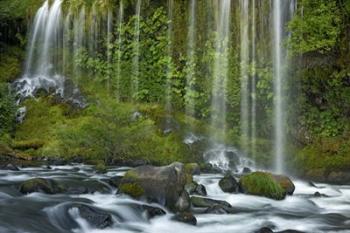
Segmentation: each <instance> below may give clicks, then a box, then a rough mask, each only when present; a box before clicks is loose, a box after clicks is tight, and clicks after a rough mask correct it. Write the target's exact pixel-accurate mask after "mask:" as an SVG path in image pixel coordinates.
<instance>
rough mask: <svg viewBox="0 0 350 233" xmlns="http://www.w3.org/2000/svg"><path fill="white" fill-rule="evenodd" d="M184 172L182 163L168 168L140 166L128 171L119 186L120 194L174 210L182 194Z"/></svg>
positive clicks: (184, 181) (184, 179)
mask: <svg viewBox="0 0 350 233" xmlns="http://www.w3.org/2000/svg"><path fill="white" fill-rule="evenodd" d="M185 184H186V172H185V169H184V165H183V164H182V163H173V164H171V165H168V166H163V167H156V166H150V165H147V166H140V167H137V168H133V169H131V170H129V171H128V172H127V173H126V174H125V176H124V177H123V179H122V180H121V184H120V186H119V190H120V192H122V193H125V194H128V195H130V196H132V197H134V198H141V197H143V198H145V199H147V200H148V201H151V202H156V203H159V204H161V205H164V206H166V207H168V208H169V209H171V210H176V203H177V202H178V200H179V198H180V197H181V195H182V194H183V192H184V187H185Z"/></svg>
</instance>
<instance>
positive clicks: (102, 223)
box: [71, 204, 113, 229]
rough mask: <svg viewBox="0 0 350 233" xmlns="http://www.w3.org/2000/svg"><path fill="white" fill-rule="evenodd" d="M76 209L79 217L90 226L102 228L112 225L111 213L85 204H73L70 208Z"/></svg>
mask: <svg viewBox="0 0 350 233" xmlns="http://www.w3.org/2000/svg"><path fill="white" fill-rule="evenodd" d="M74 208H75V209H77V210H78V211H79V215H80V217H81V218H83V219H85V220H86V221H87V222H88V223H89V224H90V225H91V226H92V227H94V228H98V229H104V228H106V227H110V226H112V225H113V220H112V216H111V214H109V213H107V212H105V211H103V210H100V209H97V208H95V207H91V206H89V205H85V204H74V205H73V206H72V208H71V209H74Z"/></svg>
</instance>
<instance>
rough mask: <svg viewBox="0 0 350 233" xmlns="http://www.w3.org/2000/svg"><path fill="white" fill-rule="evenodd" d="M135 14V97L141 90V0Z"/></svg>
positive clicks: (133, 62)
mask: <svg viewBox="0 0 350 233" xmlns="http://www.w3.org/2000/svg"><path fill="white" fill-rule="evenodd" d="M135 13H136V14H135V16H136V21H135V38H134V57H133V61H132V65H133V72H134V73H133V80H132V81H133V83H132V84H133V85H132V87H133V90H132V93H133V98H135V97H136V95H137V92H138V90H139V73H140V67H139V62H140V17H141V15H140V14H141V0H137V3H136V10H135Z"/></svg>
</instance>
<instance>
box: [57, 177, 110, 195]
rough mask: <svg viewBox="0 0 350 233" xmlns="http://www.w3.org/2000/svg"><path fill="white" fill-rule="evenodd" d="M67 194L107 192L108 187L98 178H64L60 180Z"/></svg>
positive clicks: (108, 190)
mask: <svg viewBox="0 0 350 233" xmlns="http://www.w3.org/2000/svg"><path fill="white" fill-rule="evenodd" d="M60 183H61V185H62V186H63V187H65V190H66V191H65V192H66V193H67V194H87V193H96V192H98V193H109V192H110V191H111V189H110V187H108V185H106V184H105V183H103V182H100V181H99V180H93V179H91V180H80V179H77V180H72V179H70V180H65V181H61V182H60Z"/></svg>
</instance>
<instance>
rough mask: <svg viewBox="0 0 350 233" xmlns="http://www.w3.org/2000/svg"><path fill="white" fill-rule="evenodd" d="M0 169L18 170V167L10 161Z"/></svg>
mask: <svg viewBox="0 0 350 233" xmlns="http://www.w3.org/2000/svg"><path fill="white" fill-rule="evenodd" d="M1 169H3V170H9V171H19V168H18V167H17V166H16V165H14V164H12V163H9V164H7V165H5V166H3V167H2V168H1Z"/></svg>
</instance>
